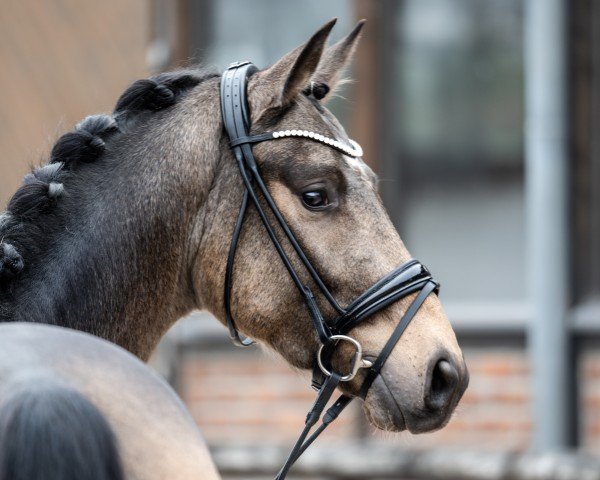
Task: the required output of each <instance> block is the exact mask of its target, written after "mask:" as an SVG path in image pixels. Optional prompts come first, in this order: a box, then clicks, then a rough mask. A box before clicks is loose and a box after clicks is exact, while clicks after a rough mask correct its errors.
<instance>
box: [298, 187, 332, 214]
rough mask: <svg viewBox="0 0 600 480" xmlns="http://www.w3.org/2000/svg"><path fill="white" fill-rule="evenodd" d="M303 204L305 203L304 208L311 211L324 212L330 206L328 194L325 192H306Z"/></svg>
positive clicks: (303, 195)
mask: <svg viewBox="0 0 600 480" xmlns="http://www.w3.org/2000/svg"><path fill="white" fill-rule="evenodd" d="M302 203H304V206H305V207H306V208H308V209H309V210H322V209H323V208H325V207H327V205H329V199H328V198H327V192H326V191H325V190H314V191H311V192H304V193H303V194H302Z"/></svg>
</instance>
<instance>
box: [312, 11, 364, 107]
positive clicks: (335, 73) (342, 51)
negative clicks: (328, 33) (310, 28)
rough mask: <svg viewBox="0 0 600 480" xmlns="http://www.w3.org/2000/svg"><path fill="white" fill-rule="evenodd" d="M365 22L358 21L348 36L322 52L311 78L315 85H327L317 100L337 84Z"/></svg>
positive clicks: (354, 48) (350, 57)
mask: <svg viewBox="0 0 600 480" xmlns="http://www.w3.org/2000/svg"><path fill="white" fill-rule="evenodd" d="M365 22H366V20H361V21H360V22H358V24H357V25H356V27H354V30H352V31H351V32H350V33H349V34H348V36H346V37H345V38H342V39H341V40H340V41H339V42H337V43H336V44H335V45H332V46H331V47H329V48H328V49H327V50H326V51H325V53H324V54H323V56H322V58H321V61H320V62H319V66H318V67H317V71H316V72H315V74H314V75H313V78H312V79H311V80H312V81H313V82H314V84H315V85H327V87H328V88H327V89H325V90H324V93H323V95H320V98H318V100H320V99H321V98H324V97H326V96H327V95H328V94H330V93H331V92H333V91H334V90H335V88H336V86H337V85H338V84H339V82H340V79H341V78H342V74H343V73H344V70H345V68H346V67H347V66H348V64H349V63H350V60H351V59H352V55H353V54H354V51H355V50H356V45H357V44H358V40H359V38H360V33H361V31H362V29H363V26H364V25H365Z"/></svg>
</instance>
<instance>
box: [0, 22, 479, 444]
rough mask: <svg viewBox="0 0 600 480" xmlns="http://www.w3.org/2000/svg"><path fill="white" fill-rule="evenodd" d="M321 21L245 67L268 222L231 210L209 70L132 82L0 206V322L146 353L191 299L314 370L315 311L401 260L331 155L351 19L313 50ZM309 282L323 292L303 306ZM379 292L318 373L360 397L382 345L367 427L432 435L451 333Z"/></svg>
mask: <svg viewBox="0 0 600 480" xmlns="http://www.w3.org/2000/svg"><path fill="white" fill-rule="evenodd" d="M334 23H335V20H332V21H330V22H328V23H327V24H325V25H324V26H323V27H322V28H321V29H319V30H318V31H317V32H316V33H315V34H314V35H313V36H312V37H311V38H310V39H309V40H308V41H307V42H306V43H304V44H303V45H301V46H300V47H298V48H296V49H295V50H293V51H291V52H289V53H288V54H286V55H284V56H283V57H282V58H281V59H280V60H278V61H277V62H275V64H273V65H272V66H271V67H269V68H266V69H264V70H261V71H257V72H255V73H253V74H252V75H249V77H248V83H247V89H246V91H247V106H248V111H249V114H248V123H249V125H251V131H250V132H248V133H249V134H251V135H254V136H257V135H258V136H260V134H261V133H262V132H266V131H273V130H274V131H278V132H281V133H282V135H281V136H280V137H281V138H279V139H278V140H277V142H270V141H265V142H262V143H257V144H255V145H254V146H253V147H252V152H253V155H254V156H255V160H256V165H257V168H259V169H260V173H261V177H260V179H261V180H262V179H264V187H265V189H268V192H270V193H269V195H270V197H271V200H272V201H273V202H274V203H275V204H276V206H277V207H278V212H279V213H280V215H279V217H277V215H276V213H275V212H274V211H269V212H267V213H266V214H265V212H264V211H263V209H262V208H261V205H263V203H264V202H265V201H266V200H265V198H262V199H257V200H256V201H254V200H253V201H254V203H252V204H250V205H249V206H248V207H247V208H246V207H244V208H243V209H242V212H245V215H243V216H242V220H243V222H240V219H239V218H238V212H239V205H240V203H242V205H245V204H244V203H243V202H244V199H245V198H246V199H247V194H248V185H246V189H245V187H244V183H243V180H242V178H241V176H242V177H243V176H244V173H245V167H244V168H242V169H241V170H240V169H239V168H238V165H237V163H236V158H237V157H236V151H235V149H234V150H232V144H231V137H230V136H229V137H228V135H227V132H226V129H225V126H224V121H223V118H222V115H221V108H220V107H221V105H220V101H221V96H220V94H219V89H220V86H221V76H220V75H219V74H217V73H215V72H212V71H209V70H203V69H185V70H180V71H175V72H168V73H163V74H159V75H157V76H154V77H152V78H149V79H144V80H139V81H137V82H135V83H134V84H133V85H132V86H131V87H130V88H129V89H127V90H126V91H125V92H124V93H123V95H121V97H120V98H119V99H118V101H117V103H116V106H115V109H114V112H113V113H112V114H111V115H94V116H91V117H88V118H86V119H85V120H83V121H82V122H81V123H79V124H78V125H77V126H76V127H75V130H74V131H72V132H69V133H67V134H65V135H64V136H62V137H61V138H60V139H59V140H58V141H57V142H56V144H55V145H54V147H53V148H52V151H51V153H50V156H49V162H48V164H47V165H44V166H42V167H40V168H37V169H35V170H33V171H32V173H31V174H29V175H27V176H26V177H25V179H24V183H23V185H22V186H21V187H20V188H19V189H18V190H17V192H16V193H15V195H14V196H13V197H12V199H11V200H10V201H9V204H8V207H7V210H6V212H5V213H4V214H2V215H0V239H1V243H0V247H1V248H0V321H2V322H29V323H35V324H51V325H55V326H57V327H66V328H72V329H76V330H80V331H83V332H87V333H89V334H92V335H95V336H98V337H101V338H104V339H106V340H108V341H110V342H113V343H115V344H117V345H119V346H121V347H122V348H124V349H126V350H128V351H130V352H131V353H133V354H134V355H136V356H137V357H139V358H140V359H142V360H147V359H148V357H149V355H150V354H151V352H152V350H153V349H154V347H155V346H156V344H157V343H158V341H159V340H160V338H161V337H162V336H163V335H164V333H165V332H166V330H167V329H168V328H169V327H170V326H171V325H172V324H173V323H174V322H175V321H177V320H178V319H179V318H181V317H183V316H185V315H186V314H188V313H189V312H191V311H192V310H195V309H199V310H205V311H208V312H210V313H212V314H213V316H215V317H216V318H217V319H218V320H220V321H221V322H222V323H223V324H225V325H228V326H229V327H230V330H231V329H232V328H233V321H232V318H233V317H235V327H234V328H233V330H232V332H233V333H234V335H233V337H234V339H236V334H237V331H238V330H239V331H240V332H242V334H244V335H246V336H249V337H251V338H252V339H254V341H256V342H257V343H259V344H261V345H263V346H264V347H265V348H268V349H270V350H273V351H274V352H276V353H277V354H279V355H280V356H281V357H282V358H283V359H284V360H285V361H286V362H288V363H289V364H290V365H291V366H293V367H295V368H299V369H305V370H306V369H313V367H314V365H315V363H316V361H317V359H319V360H321V353H320V352H321V351H322V347H323V338H322V336H321V337H320V335H319V332H316V331H315V329H314V325H315V318H316V317H319V315H321V313H322V315H321V317H322V320H323V321H322V323H321V325H320V326H321V330H323V329H325V330H326V329H327V328H328V327H327V321H326V319H332V318H336V316H337V314H338V313H339V310H342V311H343V308H341V307H339V305H352V301H353V300H354V299H356V297H357V296H360V294H361V293H362V292H365V290H367V291H369V289H370V288H371V289H372V288H373V287H370V286H372V285H374V284H375V285H376V286H377V285H378V286H379V287H381V286H382V284H381V282H378V281H379V280H380V279H381V278H382V277H385V275H386V274H389V272H390V271H394V272H395V273H394V275H396V274H397V273H398V272H397V268H396V267H397V266H398V265H399V264H406V263H407V262H410V259H411V257H410V254H409V252H408V250H407V248H406V247H405V245H404V244H403V242H402V241H401V239H400V237H399V235H398V233H397V231H396V229H395V228H394V226H393V224H392V222H391V221H390V219H389V217H388V216H387V214H386V212H385V209H384V207H383V205H382V203H381V200H380V197H379V195H378V192H377V177H376V175H375V174H374V172H373V171H372V170H371V169H370V168H369V167H368V166H367V165H366V164H365V163H364V162H363V161H362V159H361V158H360V155H359V154H358V153H357V152H358V151H359V150H358V149H350V148H347V147H344V145H346V146H347V145H356V144H354V143H351V142H350V141H349V139H348V137H347V135H346V133H345V131H344V129H343V127H342V126H341V125H340V123H339V122H338V121H337V119H336V118H335V117H334V116H333V115H332V114H331V112H330V111H329V110H328V109H327V108H326V106H325V104H326V102H327V100H328V99H329V98H331V96H332V95H333V93H334V92H335V89H336V86H338V85H339V84H340V80H341V77H342V74H343V71H344V69H345V68H346V67H347V65H348V63H349V61H350V59H351V57H352V54H353V52H354V50H355V48H356V44H357V41H358V39H359V37H360V32H361V29H362V26H363V22H360V23H359V24H358V25H357V27H356V28H355V29H354V30H353V31H352V32H350V34H349V35H347V36H346V37H345V38H343V39H342V40H340V41H339V42H337V43H336V44H334V45H332V46H331V47H328V48H326V42H327V39H328V37H329V33H330V31H331V29H332V27H333V25H334ZM236 106H237V105H236ZM297 128H301V129H302V130H301V131H302V132H306V133H307V135H306V136H305V137H302V136H301V135H296V133H294V132H298V130H296V129H297ZM286 132H288V133H289V134H288V133H286ZM312 132H320V133H318V134H316V136H315V135H314V134H313V137H309V136H308V133H312ZM248 138H250V137H248ZM270 138H271V139H272V138H276V137H273V136H272V137H270ZM315 139H320V140H319V141H314V140H315ZM238 140H239V139H238ZM242 141H246V140H243V139H242ZM249 141H250V140H248V142H249ZM237 146H238V147H239V148H240V149H241V148H242V146H241V145H240V144H238V145H237ZM332 147H335V148H332ZM338 147H339V148H338ZM243 148H244V149H247V148H249V144H248V143H246V144H245V146H243ZM240 173H242V175H241V176H240ZM265 191H266V190H265ZM261 213H262V215H264V217H263V216H261ZM282 219H284V220H285V225H283V224H282V223H281V220H282ZM269 220H270V221H271V223H272V224H273V225H274V228H273V229H271V230H270V231H269V229H268V228H267V230H268V231H267V232H265V228H264V227H265V226H266V223H265V222H267V223H268V222H269ZM286 228H287V230H286ZM290 231H293V232H294V235H295V236H294V239H293V242H292V241H290V242H286V241H284V240H285V237H287V238H288V239H290V236H289V234H288V233H290ZM266 233H269V235H267V234H266ZM231 238H234V239H235V248H234V249H233V259H234V261H232V260H231V259H232V255H231V249H230V244H229V241H228V240H227V239H231ZM269 238H270V240H271V241H272V243H273V245H274V246H277V244H279V247H278V248H271V247H270V245H271V244H270V243H268V242H269ZM278 239H279V240H278ZM294 242H295V243H294ZM296 247H298V248H300V249H301V250H302V255H304V253H305V256H304V257H302V256H301V255H300V253H299V251H298V248H296ZM284 257H286V258H288V261H287V263H286V262H285V261H283V262H282V261H281V260H282V259H284ZM307 258H308V259H309V263H310V268H312V270H310V268H309V269H308V270H309V271H307V269H305V267H307V264H306V262H305V260H306V261H308V260H307ZM307 268H308V267H307ZM292 270H293V271H295V272H297V275H296V277H293V276H290V273H291V271H292ZM316 272H318V275H316ZM395 278H396V277H394V278H393V279H395ZM384 283H385V282H384ZM298 285H303V286H306V290H305V291H304V292H302V291H299V289H298V288H296V287H298ZM311 289H312V291H318V292H327V294H326V295H316V296H315V297H314V298H313V300H312V303H311V304H310V306H309V307H308V308H307V303H306V301H307V298H309V297H307V296H306V295H305V294H306V292H308V291H310V290H311ZM421 293H422V292H421ZM225 297H228V298H227V301H226V298H225ZM334 297H335V299H337V300H336V303H335V305H338V308H339V310H338V311H337V312H336V309H335V308H334V307H335V305H332V302H331V299H333V298H334ZM421 297H422V298H421ZM419 298H421V299H420V300H419V304H418V305H417V307H416V309H415V308H411V307H412V306H413V302H415V301H416V300H417V299H419ZM393 300H394V301H390V302H389V303H387V304H386V305H385V308H383V307H382V308H379V309H378V310H377V311H376V312H374V313H373V314H371V315H370V316H369V317H368V318H366V320H365V321H361V322H360V323H356V324H353V325H352V328H351V330H350V331H349V332H347V333H348V335H350V334H351V335H352V340H353V341H354V342H355V343H354V344H352V345H351V344H350V343H349V342H340V343H339V344H337V343H336V344H335V345H333V344H330V345H328V346H331V347H332V349H331V351H330V352H329V355H328V358H327V362H328V365H329V369H330V370H331V371H332V372H334V371H335V372H344V371H347V369H348V365H352V370H353V371H352V375H345V377H346V380H347V381H344V382H341V383H339V385H338V384H336V385H335V386H336V387H338V388H339V390H341V391H342V392H343V393H344V394H345V395H347V396H348V397H349V398H351V397H353V396H358V395H359V393H360V392H361V386H362V385H363V383H364V381H365V378H366V377H367V375H368V373H367V371H366V370H367V367H368V366H369V365H373V363H377V359H378V358H380V356H381V354H382V352H383V351H384V350H385V351H386V358H385V360H387V361H385V363H384V364H381V365H379V369H380V370H379V372H377V375H376V376H374V377H373V378H372V379H371V381H372V385H370V388H368V390H367V391H366V392H364V395H361V396H362V398H363V400H364V402H363V406H364V409H365V412H366V415H367V417H368V419H369V420H370V422H371V423H372V424H373V425H374V426H376V427H377V428H380V429H384V430H390V431H402V430H409V431H411V432H413V433H419V432H426V431H431V430H434V429H437V428H441V427H443V426H444V425H445V424H446V423H447V422H448V421H449V419H450V417H451V414H452V412H453V411H454V409H455V407H456V405H457V403H458V401H459V400H460V398H461V396H462V394H463V393H464V391H465V389H466V387H467V384H468V378H469V377H468V371H467V368H466V365H465V362H464V359H463V356H462V353H461V350H460V347H459V346H458V343H457V340H456V336H455V334H454V332H453V330H452V327H451V325H450V323H449V321H448V318H447V316H446V315H445V313H444V311H443V309H442V306H441V304H440V301H439V299H438V298H437V296H436V295H433V294H432V295H421V294H420V293H419V292H417V291H413V292H412V293H410V294H407V295H403V296H402V297H398V296H396V297H394V298H393ZM337 302H339V304H338V303H337ZM419 307H420V308H419ZM315 312H317V313H318V315H317V313H315ZM409 312H410V318H408V320H409V322H410V324H406V325H404V324H403V322H404V320H403V319H404V318H405V317H406V315H407V314H408V313H409ZM404 323H405V322H404ZM401 325H402V328H403V330H402V331H401V332H400V334H401V337H400V336H399V335H397V336H398V338H396V342H397V343H396V342H395V343H394V345H391V346H389V345H388V340H389V338H390V337H391V336H394V332H397V331H398V330H397V329H398V328H399V327H400V326H401ZM321 333H322V332H321ZM237 338H239V337H237ZM346 338H347V337H346ZM328 339H329V337H328ZM42 342H43V340H42ZM242 343H243V342H242ZM353 345H355V346H354V347H353ZM356 345H358V346H359V347H360V349H361V354H362V352H363V351H364V358H359V360H360V365H359V364H358V362H357V361H356V358H357V355H356V354H358V351H355V350H354V348H357V349H358V347H356ZM392 347H393V348H392ZM388 350H389V351H388ZM317 357H318V358H317ZM353 359H354V360H353ZM369 359H371V360H369ZM332 377H337V378H340V375H337V374H336V375H332V374H330V377H329V378H332ZM89 380H90V381H92V382H93V378H92V379H89ZM92 403H93V402H92Z"/></svg>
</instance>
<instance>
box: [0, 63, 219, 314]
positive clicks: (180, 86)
mask: <svg viewBox="0 0 600 480" xmlns="http://www.w3.org/2000/svg"><path fill="white" fill-rule="evenodd" d="M215 76H217V75H216V74H215V73H212V72H206V71H202V70H182V71H177V72H169V73H163V74H160V75H157V76H154V77H151V78H148V79H142V80H138V81H136V82H134V83H133V84H132V85H131V86H130V87H129V88H128V89H127V90H125V92H124V93H123V94H122V95H121V96H120V98H119V99H118V101H117V103H116V106H115V109H114V111H113V113H112V114H111V115H92V116H89V117H87V118H86V119H84V120H83V121H81V122H80V123H78V124H77V125H76V127H75V129H74V130H73V131H71V132H68V133H66V134H64V135H63V136H61V137H60V138H59V139H58V141H57V142H56V144H55V145H54V147H53V148H52V151H51V153H50V157H49V160H48V163H47V164H46V165H43V166H41V167H39V168H36V169H34V170H33V171H32V172H31V173H29V174H27V175H26V176H25V178H24V180H23V183H22V185H21V187H19V189H18V190H17V191H16V192H15V194H14V195H13V197H12V198H11V200H10V201H9V203H8V206H7V209H6V211H5V212H3V213H1V214H0V319H2V318H8V317H9V316H10V304H11V300H12V286H13V284H14V282H15V279H17V278H18V277H19V276H20V275H21V274H23V272H25V271H26V270H27V269H29V268H34V266H35V265H34V263H35V259H36V258H37V257H38V256H39V255H40V254H41V253H43V252H45V251H48V249H49V248H51V246H52V233H53V232H56V231H59V230H61V229H64V221H63V219H62V218H61V215H59V214H57V206H58V205H59V204H60V201H61V197H63V196H65V195H68V194H69V180H70V179H71V178H72V177H74V176H76V175H78V173H79V171H80V169H81V168H82V167H83V165H85V164H91V163H94V162H97V161H98V160H99V159H100V158H101V157H102V156H103V155H104V154H105V153H106V152H107V151H110V148H111V142H112V141H113V140H114V139H115V138H116V137H118V136H119V135H122V134H123V133H125V132H126V131H127V130H129V129H131V128H132V127H133V126H134V125H135V124H136V123H137V122H138V121H139V119H141V118H144V119H145V118H147V117H148V116H151V115H152V114H153V113H154V112H157V111H159V110H164V109H167V108H168V107H170V106H172V105H174V104H175V103H177V101H178V100H179V99H180V98H182V96H184V95H185V94H186V92H188V91H189V90H190V89H191V88H193V87H195V86H196V85H198V84H199V83H200V82H202V81H204V80H206V79H208V78H213V77H215Z"/></svg>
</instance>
